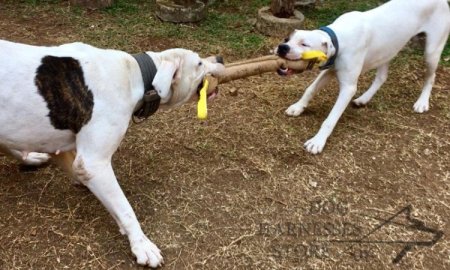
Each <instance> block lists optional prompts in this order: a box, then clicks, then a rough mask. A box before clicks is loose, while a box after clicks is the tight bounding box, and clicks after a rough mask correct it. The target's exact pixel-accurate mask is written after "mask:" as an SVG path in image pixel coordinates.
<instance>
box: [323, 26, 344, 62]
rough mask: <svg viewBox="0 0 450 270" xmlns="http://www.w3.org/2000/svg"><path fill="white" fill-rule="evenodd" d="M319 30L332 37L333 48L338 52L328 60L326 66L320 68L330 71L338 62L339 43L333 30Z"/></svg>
mask: <svg viewBox="0 0 450 270" xmlns="http://www.w3.org/2000/svg"><path fill="white" fill-rule="evenodd" d="M319 30H322V31H324V32H325V33H327V34H328V35H329V36H330V38H331V42H332V43H333V46H334V48H335V49H336V51H335V52H334V55H333V56H332V57H331V58H330V59H328V61H327V62H326V63H325V65H323V66H321V67H320V69H321V70H325V69H329V68H331V67H333V66H334V62H335V61H336V57H337V55H338V52H339V42H338V39H337V36H336V33H334V31H333V30H332V29H331V28H329V27H327V26H323V27H320V28H319Z"/></svg>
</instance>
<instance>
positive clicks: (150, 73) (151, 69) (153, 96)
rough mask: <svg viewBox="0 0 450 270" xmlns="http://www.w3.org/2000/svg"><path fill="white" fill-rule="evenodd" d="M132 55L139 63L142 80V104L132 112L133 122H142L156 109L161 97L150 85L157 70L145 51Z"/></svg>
mask: <svg viewBox="0 0 450 270" xmlns="http://www.w3.org/2000/svg"><path fill="white" fill-rule="evenodd" d="M133 57H134V59H136V61H137V62H138V64H139V68H140V70H141V74H142V80H143V81H144V97H143V98H142V105H141V107H139V108H138V109H137V110H136V111H135V112H134V113H133V122H135V123H142V122H143V121H144V120H145V119H147V118H149V117H150V116H151V115H153V114H154V113H155V112H156V111H157V110H158V108H159V104H160V103H161V97H160V96H159V95H158V93H157V92H156V90H155V89H154V87H153V85H152V82H153V79H154V78H155V76H156V72H157V69H156V66H155V63H154V62H153V60H152V58H151V57H150V56H149V55H148V54H146V53H139V54H134V55H133Z"/></svg>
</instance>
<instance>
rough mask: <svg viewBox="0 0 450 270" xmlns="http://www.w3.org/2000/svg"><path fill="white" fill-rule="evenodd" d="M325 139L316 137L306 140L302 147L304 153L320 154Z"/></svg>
mask: <svg viewBox="0 0 450 270" xmlns="http://www.w3.org/2000/svg"><path fill="white" fill-rule="evenodd" d="M325 143H326V139H322V138H320V137H318V136H314V138H312V139H310V140H308V141H307V142H306V143H305V144H304V146H305V149H306V151H308V152H310V153H311V154H313V155H317V154H320V153H321V152H322V150H323V148H324V147H325Z"/></svg>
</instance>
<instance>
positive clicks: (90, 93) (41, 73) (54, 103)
mask: <svg viewBox="0 0 450 270" xmlns="http://www.w3.org/2000/svg"><path fill="white" fill-rule="evenodd" d="M222 64H223V61H222V59H221V58H220V57H211V58H206V59H202V58H200V57H199V56H198V54H197V53H194V52H192V51H189V50H184V49H171V50H166V51H163V52H147V53H142V54H138V55H130V54H128V53H125V52H122V51H117V50H106V49H99V48H95V47H92V46H90V45H86V44H83V43H72V44H66V45H62V46H58V47H37V46H29V45H25V44H19V43H13V42H8V41H2V40H0V66H1V69H0V110H1V113H0V126H1V128H0V150H2V152H6V153H8V154H10V155H11V156H13V157H15V158H17V159H18V160H20V161H22V162H23V163H25V164H31V165H38V164H41V163H43V162H46V161H47V160H48V159H49V158H50V156H51V157H52V159H55V160H56V161H57V162H59V163H60V164H61V165H62V166H63V167H64V168H65V169H67V170H68V171H70V172H71V173H72V174H73V176H75V177H76V179H77V180H78V181H79V182H80V183H82V184H84V185H85V186H86V187H88V188H89V189H90V190H91V192H92V193H94V194H95V196H96V197H97V198H98V199H99V200H100V201H101V202H102V203H103V205H104V206H105V207H106V208H107V210H108V211H109V213H110V214H111V215H112V216H113V218H114V219H115V220H116V222H117V224H118V226H119V228H120V231H121V232H122V233H123V234H126V235H127V236H128V239H129V241H130V245H131V250H132V253H133V254H134V256H136V259H137V262H138V263H139V264H142V265H149V266H151V267H157V266H159V265H161V264H162V263H163V258H162V256H161V254H160V250H159V249H158V248H157V247H156V245H154V244H153V243H152V242H151V241H150V240H149V239H148V238H147V237H146V236H145V234H144V232H143V231H142V229H141V226H140V225H139V222H138V220H137V219H136V215H135V213H134V211H133V209H132V208H131V206H130V204H129V202H128V200H127V199H126V198H125V195H124V193H123V192H122V190H121V188H120V186H119V184H118V182H117V179H116V176H115V175H114V171H113V168H112V165H111V157H112V155H113V154H114V152H115V151H116V149H117V147H118V146H119V144H120V142H121V140H122V138H123V136H124V135H125V132H126V130H127V128H128V125H129V122H130V119H131V117H133V116H134V117H137V118H140V119H145V118H146V117H148V116H150V115H151V114H152V113H154V112H155V111H156V110H157V109H158V107H159V105H161V107H175V106H178V105H180V104H183V103H185V102H187V101H189V100H191V99H195V98H198V93H197V92H198V89H199V87H201V85H202V84H203V79H204V77H205V75H207V74H213V75H219V73H220V72H221V71H222V70H223V69H224V67H223V65H222ZM214 95H215V92H211V93H209V96H210V97H212V96H214Z"/></svg>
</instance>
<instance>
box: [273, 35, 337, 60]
mask: <svg viewBox="0 0 450 270" xmlns="http://www.w3.org/2000/svg"><path fill="white" fill-rule="evenodd" d="M311 50H316V51H322V52H324V53H325V54H326V55H327V57H328V58H330V57H331V56H332V55H333V54H334V53H335V49H334V46H333V43H332V42H331V39H330V37H329V36H328V34H326V33H325V32H323V31H321V30H313V31H305V30H295V31H294V32H293V33H292V34H291V35H290V36H289V37H288V38H286V39H285V40H284V42H283V43H281V44H280V45H278V47H277V48H276V53H277V55H279V56H280V57H283V58H286V59H289V60H299V59H300V58H301V57H302V54H303V53H304V52H306V51H311Z"/></svg>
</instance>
